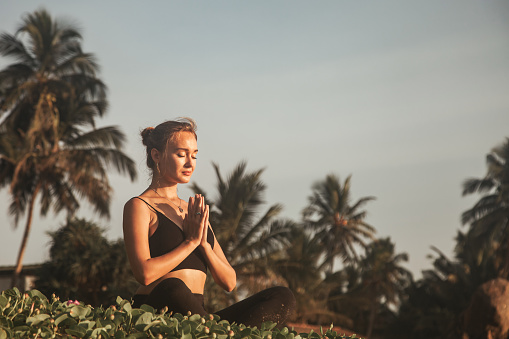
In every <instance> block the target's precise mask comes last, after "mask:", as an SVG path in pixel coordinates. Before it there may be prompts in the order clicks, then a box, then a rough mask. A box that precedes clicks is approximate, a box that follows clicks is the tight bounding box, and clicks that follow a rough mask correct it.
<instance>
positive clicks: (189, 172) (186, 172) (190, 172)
mask: <svg viewBox="0 0 509 339" xmlns="http://www.w3.org/2000/svg"><path fill="white" fill-rule="evenodd" d="M182 174H184V175H187V176H190V175H191V174H193V172H192V171H184V172H182Z"/></svg>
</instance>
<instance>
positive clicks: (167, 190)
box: [149, 180, 178, 199]
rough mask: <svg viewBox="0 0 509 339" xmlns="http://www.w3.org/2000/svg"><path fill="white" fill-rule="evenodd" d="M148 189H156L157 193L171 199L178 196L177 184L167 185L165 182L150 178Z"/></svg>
mask: <svg viewBox="0 0 509 339" xmlns="http://www.w3.org/2000/svg"><path fill="white" fill-rule="evenodd" d="M149 189H152V190H157V193H159V194H160V195H162V196H164V197H166V198H169V199H172V198H178V194H177V184H172V185H168V184H166V183H159V184H158V183H157V182H155V181H154V180H152V183H151V184H150V186H149Z"/></svg>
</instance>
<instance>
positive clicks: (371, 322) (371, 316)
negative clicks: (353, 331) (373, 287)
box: [366, 301, 376, 339]
mask: <svg viewBox="0 0 509 339" xmlns="http://www.w3.org/2000/svg"><path fill="white" fill-rule="evenodd" d="M375 314H376V301H375V302H374V303H373V305H372V306H371V310H370V312H369V322H368V330H367V333H366V338H368V339H369V338H371V333H372V332H373V326H374V324H375Z"/></svg>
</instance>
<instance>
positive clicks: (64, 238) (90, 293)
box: [35, 218, 138, 306]
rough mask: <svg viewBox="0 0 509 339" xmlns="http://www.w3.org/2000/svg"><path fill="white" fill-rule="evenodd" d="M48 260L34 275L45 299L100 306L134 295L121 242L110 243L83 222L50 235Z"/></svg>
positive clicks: (76, 221) (71, 222) (74, 221)
mask: <svg viewBox="0 0 509 339" xmlns="http://www.w3.org/2000/svg"><path fill="white" fill-rule="evenodd" d="M49 235H50V236H51V247H50V251H49V252H50V259H49V261H47V262H45V263H44V264H43V265H42V267H41V269H40V270H39V271H38V272H37V276H38V279H37V280H36V282H35V287H36V288H37V289H39V290H40V291H41V292H43V293H44V294H46V295H49V294H52V293H55V294H57V295H59V296H60V297H62V298H65V299H79V300H81V301H84V302H85V303H87V304H91V305H93V306H99V305H101V304H102V305H104V304H107V305H109V304H112V303H114V302H115V299H116V297H117V296H118V295H120V296H122V297H124V298H126V297H128V296H131V295H133V294H134V292H135V290H136V288H137V287H138V283H136V281H135V280H134V277H133V276H132V273H131V269H130V267H129V261H128V259H127V255H126V252H125V248H124V243H123V241H122V240H120V239H119V240H117V241H115V242H110V241H108V239H106V237H105V236H104V229H102V228H100V227H99V226H98V225H96V224H95V223H93V222H90V221H87V220H85V219H79V218H76V219H72V220H68V221H67V223H66V224H65V225H64V226H62V227H61V228H59V229H58V230H57V231H55V232H50V233H49Z"/></svg>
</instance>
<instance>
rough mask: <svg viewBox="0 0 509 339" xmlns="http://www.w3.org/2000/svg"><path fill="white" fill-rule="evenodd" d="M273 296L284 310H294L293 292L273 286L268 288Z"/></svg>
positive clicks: (282, 287) (286, 288)
mask: <svg viewBox="0 0 509 339" xmlns="http://www.w3.org/2000/svg"><path fill="white" fill-rule="evenodd" d="M270 290H271V292H272V293H273V296H274V297H275V298H276V299H277V300H279V301H280V302H281V304H282V305H284V306H285V307H286V308H289V309H293V308H295V305H296V301H295V296H294V295H293V292H292V291H291V290H290V289H289V288H288V287H284V286H275V287H272V288H270Z"/></svg>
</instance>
